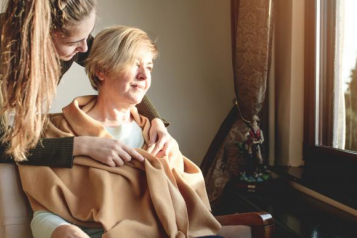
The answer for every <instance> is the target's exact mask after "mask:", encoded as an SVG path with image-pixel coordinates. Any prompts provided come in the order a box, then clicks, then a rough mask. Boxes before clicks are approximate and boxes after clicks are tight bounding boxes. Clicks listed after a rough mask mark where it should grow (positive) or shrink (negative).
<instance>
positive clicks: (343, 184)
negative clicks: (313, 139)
mask: <svg viewBox="0 0 357 238" xmlns="http://www.w3.org/2000/svg"><path fill="white" fill-rule="evenodd" d="M326 166H328V165H325V166H323V168H320V169H319V170H317V169H316V168H313V167H312V166H311V167H308V166H305V167H288V166H274V167H272V168H271V170H272V172H274V173H275V174H277V175H278V176H279V177H281V178H284V179H286V180H288V181H292V182H295V183H297V184H298V185H301V186H303V187H306V188H307V189H308V190H312V191H313V192H315V193H317V194H321V195H323V196H324V197H327V198H329V199H331V200H333V201H336V202H337V203H341V204H342V205H343V206H347V207H348V208H350V209H353V210H354V211H356V212H357V188H356V187H357V186H356V185H355V181H353V180H350V181H349V179H348V175H346V176H344V174H343V173H340V174H339V175H338V176H336V173H335V174H333V175H330V174H329V173H330V172H331V171H333V169H332V170H331V169H329V168H326ZM336 170H337V169H336ZM338 170H339V171H341V170H340V169H338ZM342 171H346V170H342ZM355 175H357V173H355ZM336 177H337V178H336ZM330 205H333V204H330Z"/></svg>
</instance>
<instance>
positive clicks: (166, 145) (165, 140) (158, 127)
mask: <svg viewBox="0 0 357 238" xmlns="http://www.w3.org/2000/svg"><path fill="white" fill-rule="evenodd" d="M149 133H150V134H149V135H150V145H149V146H151V145H152V144H155V147H154V148H153V150H152V151H149V152H150V154H152V155H154V156H159V155H160V156H159V157H162V156H164V155H167V153H168V152H169V151H170V148H171V146H172V137H171V135H170V134H169V132H168V131H167V129H166V127H165V124H164V123H163V122H162V120H161V119H159V118H155V119H153V120H152V121H151V127H150V132H149Z"/></svg>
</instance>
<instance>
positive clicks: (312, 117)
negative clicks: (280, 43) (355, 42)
mask: <svg viewBox="0 0 357 238" xmlns="http://www.w3.org/2000/svg"><path fill="white" fill-rule="evenodd" d="M317 1H319V0H312V1H306V2H305V20H306V21H305V86H304V88H305V91H304V142H303V156H304V160H305V162H316V163H320V164H321V165H323V164H322V163H324V164H325V162H327V161H329V162H331V163H332V164H341V162H342V163H343V162H350V163H353V164H354V165H355V166H356V167H357V152H355V151H349V150H341V149H336V148H332V147H329V146H325V145H321V144H318V143H317V142H318V141H323V143H324V142H325V141H326V139H325V140H322V138H323V137H325V136H326V135H324V136H323V135H322V134H321V131H322V129H323V130H324V131H327V137H325V138H327V140H328V139H329V138H330V137H331V136H332V132H331V131H329V130H331V129H329V128H332V126H331V123H332V120H331V118H332V116H331V117H327V116H326V117H321V118H317V116H316V113H315V111H316V99H317V97H319V100H320V102H321V101H322V100H323V101H324V102H325V103H324V105H323V106H322V107H321V103H320V107H319V110H320V114H321V113H329V114H328V115H332V110H333V98H332V97H323V96H321V95H332V90H333V85H332V83H330V82H333V78H334V75H333V68H334V67H333V64H334V51H333V50H327V51H326V52H327V57H325V59H324V60H321V59H320V64H321V66H320V67H321V68H322V70H325V72H326V74H325V75H326V77H320V80H321V81H320V84H321V86H322V87H321V88H320V90H319V95H317V93H316V92H317V90H316V89H317V83H316V65H317V64H318V63H319V62H317V60H316V47H317V44H316V39H317V35H316V30H317V29H316V23H317V22H316V19H317V17H316V9H317ZM327 4H331V5H330V6H329V7H328V8H327V9H333V8H334V5H333V4H335V1H334V0H333V1H328V3H327ZM326 6H327V5H326ZM329 14H335V13H334V12H333V11H331V12H330V13H329ZM322 17H325V18H326V19H328V22H327V24H326V25H324V26H323V29H322V33H321V35H322V34H324V33H325V32H324V31H326V34H327V35H328V36H329V38H327V39H326V38H324V39H326V40H325V41H324V42H323V44H322V47H329V48H330V49H331V45H332V46H334V44H335V43H334V41H335V40H334V39H335V37H334V31H333V30H332V29H331V28H334V27H335V22H334V21H332V20H331V19H335V18H332V17H331V18H328V17H326V15H324V16H322ZM321 38H322V37H321ZM332 48H333V47H332ZM321 90H327V92H329V93H331V94H328V93H325V94H323V93H322V91H321ZM317 119H318V120H319V123H318V128H317V126H316V120H317ZM324 144H326V143H324Z"/></svg>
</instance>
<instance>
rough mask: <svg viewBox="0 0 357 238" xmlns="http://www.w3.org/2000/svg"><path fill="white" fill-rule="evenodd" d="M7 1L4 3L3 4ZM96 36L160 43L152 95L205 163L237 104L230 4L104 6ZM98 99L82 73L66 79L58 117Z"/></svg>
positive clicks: (131, 1)
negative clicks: (131, 32) (126, 31)
mask: <svg viewBox="0 0 357 238" xmlns="http://www.w3.org/2000/svg"><path fill="white" fill-rule="evenodd" d="M0 1H3V0H0ZM98 5H99V10H98V14H97V15H98V21H97V25H96V28H95V32H94V34H95V33H96V32H98V31H99V30H101V29H103V27H105V26H110V25H114V24H124V25H130V26H135V27H139V28H142V29H143V30H145V31H147V32H149V33H150V34H151V35H153V36H155V38H157V42H158V47H159V50H160V57H159V59H158V60H157V61H156V62H155V69H154V71H153V85H152V88H151V89H150V91H149V93H148V95H149V98H150V99H151V101H152V102H153V104H154V105H155V107H156V108H157V109H158V111H159V112H160V114H161V116H162V117H163V118H165V119H167V120H168V121H169V122H170V123H171V125H170V127H169V132H170V133H171V135H172V136H173V137H174V138H176V139H177V141H178V142H179V144H180V148H181V150H182V152H183V153H184V154H185V155H187V157H189V158H191V159H192V160H193V161H194V162H196V163H197V164H200V163H201V160H202V158H203V156H204V155H205V153H206V151H207V149H208V147H209V145H210V143H211V141H212V139H213V137H214V136H215V134H216V131H217V130H218V128H219V126H220V124H221V122H222V121H223V120H224V118H225V116H226V115H227V114H228V112H229V110H230V109H231V107H232V100H233V98H234V92H233V79H232V78H233V75H232V67H231V42H230V7H229V6H230V1H229V0H219V1H218V0H193V1H192V0H170V1H168V0H150V1H147V0H115V1H114V0H111V1H110V0H98ZM84 94H93V90H91V88H90V85H89V83H88V81H87V78H86V76H85V74H84V71H83V69H82V68H81V67H78V66H76V67H72V68H71V70H70V71H69V72H68V73H67V74H66V75H65V76H64V78H63V79H62V81H61V83H60V85H59V87H58V94H57V98H56V100H55V102H54V104H53V105H52V109H51V111H52V112H57V111H60V110H61V108H62V107H63V106H65V105H66V104H68V103H69V102H70V101H71V100H72V99H73V98H74V97H75V96H78V95H84Z"/></svg>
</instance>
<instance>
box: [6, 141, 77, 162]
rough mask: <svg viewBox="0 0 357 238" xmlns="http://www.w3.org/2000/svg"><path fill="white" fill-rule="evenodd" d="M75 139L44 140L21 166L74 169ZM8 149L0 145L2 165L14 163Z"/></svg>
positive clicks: (30, 152) (31, 151) (32, 150)
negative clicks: (7, 151)
mask: <svg viewBox="0 0 357 238" xmlns="http://www.w3.org/2000/svg"><path fill="white" fill-rule="evenodd" d="M73 138H74V137H67V138H53V139H52V138H51V139H42V140H41V141H40V142H39V143H38V144H37V146H36V148H34V149H31V150H30V151H29V155H28V156H27V161H23V162H21V164H28V165H42V166H50V167H65V168H72V166H73ZM7 147H8V146H7V145H4V144H1V145H0V163H14V160H13V159H12V158H11V156H9V155H7V154H6V153H5V152H6V149H7Z"/></svg>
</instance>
